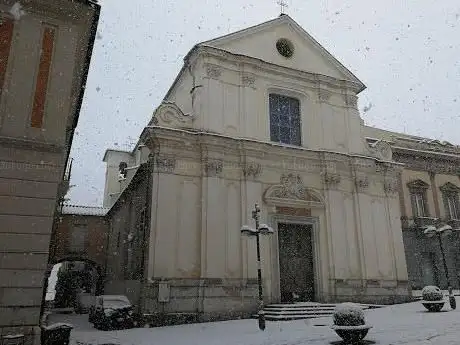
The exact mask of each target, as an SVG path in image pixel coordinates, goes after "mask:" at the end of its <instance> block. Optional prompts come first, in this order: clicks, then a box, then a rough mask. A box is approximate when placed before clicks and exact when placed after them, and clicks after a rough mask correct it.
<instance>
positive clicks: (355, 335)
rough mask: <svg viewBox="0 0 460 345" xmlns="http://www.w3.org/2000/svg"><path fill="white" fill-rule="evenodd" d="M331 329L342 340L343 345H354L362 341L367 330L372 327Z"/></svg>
mask: <svg viewBox="0 0 460 345" xmlns="http://www.w3.org/2000/svg"><path fill="white" fill-rule="evenodd" d="M331 328H332V329H333V330H334V331H335V333H337V335H338V336H339V337H340V338H342V340H343V341H344V343H345V344H355V343H358V342H360V341H361V340H363V339H364V338H365V337H366V335H367V332H369V329H371V328H372V326H369V325H361V326H337V325H333V326H331Z"/></svg>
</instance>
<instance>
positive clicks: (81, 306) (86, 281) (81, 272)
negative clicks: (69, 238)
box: [44, 257, 103, 313]
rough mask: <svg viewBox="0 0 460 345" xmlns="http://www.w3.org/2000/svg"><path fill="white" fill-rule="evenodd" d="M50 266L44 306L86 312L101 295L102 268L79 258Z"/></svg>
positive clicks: (67, 259) (60, 261)
mask: <svg viewBox="0 0 460 345" xmlns="http://www.w3.org/2000/svg"><path fill="white" fill-rule="evenodd" d="M51 265H52V268H50V270H49V271H48V272H47V273H48V275H47V279H46V281H45V284H46V287H45V288H46V294H45V301H44V302H45V307H47V308H48V309H50V308H51V309H64V310H68V311H75V312H77V313H82V312H86V311H87V310H88V307H89V305H90V304H91V303H92V299H93V296H96V295H99V294H101V293H102V288H103V276H102V270H101V268H100V266H99V265H98V264H97V263H95V262H94V261H92V260H89V259H86V258H80V257H67V258H63V259H61V260H59V261H57V262H56V263H54V264H51ZM51 265H50V266H51Z"/></svg>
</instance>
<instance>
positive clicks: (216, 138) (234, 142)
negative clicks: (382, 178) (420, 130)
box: [141, 126, 404, 170]
mask: <svg viewBox="0 0 460 345" xmlns="http://www.w3.org/2000/svg"><path fill="white" fill-rule="evenodd" d="M141 138H142V140H144V141H145V143H146V145H147V146H149V148H150V150H152V151H153V152H154V151H155V148H154V147H153V146H154V145H155V143H156V142H158V140H159V139H161V140H162V141H164V140H170V141H171V142H173V141H176V142H177V143H178V144H179V146H180V147H181V149H182V150H193V146H194V145H200V146H203V145H206V146H208V149H217V150H219V152H221V150H225V151H226V152H230V151H234V152H235V153H237V152H238V151H249V152H250V151H253V152H255V153H260V154H263V155H264V156H267V154H274V155H277V156H278V157H279V156H286V157H292V151H291V150H295V151H298V152H299V153H303V154H304V155H308V156H309V157H305V158H309V159H316V160H318V161H322V160H323V158H324V157H326V156H327V157H329V158H330V159H335V160H337V161H348V162H350V164H351V163H352V164H353V165H355V166H356V167H359V166H364V165H365V166H366V167H368V168H372V167H374V166H385V167H387V168H389V169H391V168H392V169H394V170H398V169H401V168H402V167H403V165H404V164H400V163H398V162H394V161H386V160H382V159H379V158H376V157H372V156H366V155H360V154H353V153H344V152H337V151H330V150H321V149H309V148H305V147H298V146H289V145H283V144H279V143H274V142H268V141H262V140H255V139H249V138H234V137H230V136H226V135H221V134H217V133H210V132H203V131H191V130H184V129H176V128H167V127H161V126H147V127H145V129H144V131H143V133H142V135H141ZM286 148H288V149H289V150H286ZM298 158H304V157H298ZM363 161H364V162H363ZM371 163H372V164H371Z"/></svg>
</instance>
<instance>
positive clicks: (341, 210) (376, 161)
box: [104, 15, 411, 319]
mask: <svg viewBox="0 0 460 345" xmlns="http://www.w3.org/2000/svg"><path fill="white" fill-rule="evenodd" d="M364 89H365V86H364V84H363V83H362V82H361V81H360V80H359V79H357V78H356V76H354V75H353V74H352V73H351V72H350V71H348V70H347V69H346V68H345V67H344V66H343V65H342V64H340V62H338V61H337V60H336V59H335V58H334V57H333V56H332V55H331V54H329V53H328V52H327V51H326V50H325V49H324V48H323V47H321V45H320V44H319V43H318V42H316V41H315V40H314V39H313V38H312V37H311V36H310V35H309V34H308V33H306V32H305V31H304V30H303V29H302V28H301V27H300V26H299V25H298V24H297V23H296V22H295V21H294V20H293V19H292V18H290V17H289V16H287V15H282V16H280V17H278V18H276V19H274V20H271V21H268V22H266V23H263V24H261V25H258V26H255V27H251V28H249V29H245V30H242V31H239V32H236V33H234V34H230V35H227V36H224V37H221V38H218V39H215V40H211V41H208V42H204V43H200V44H197V45H196V46H195V47H194V48H193V49H192V50H191V51H190V52H189V53H188V55H187V56H186V58H185V63H184V66H183V68H182V70H181V71H180V73H179V75H178V76H177V78H176V80H175V81H174V83H173V85H172V86H171V88H170V90H169V91H168V93H167V95H166V97H165V99H164V101H163V102H162V104H161V105H160V106H159V107H158V108H157V109H156V111H155V112H154V115H153V118H152V120H151V122H150V123H149V125H148V126H146V127H145V129H144V131H143V133H142V134H141V137H140V140H139V144H138V145H137V147H136V149H135V150H134V151H133V153H126V152H119V151H114V150H108V151H107V152H106V155H105V158H104V160H105V161H106V163H107V177H108V181H106V190H105V197H104V200H105V205H104V206H106V207H111V206H112V205H113V207H114V208H120V203H121V201H120V200H122V199H123V200H125V203H126V202H127V203H128V204H132V205H134V204H135V203H134V202H130V201H129V200H130V199H129V197H128V199H126V198H127V195H129V194H130V192H129V190H130V185H131V181H138V180H139V174H140V173H139V174H138V171H139V170H142V174H143V176H148V183H147V185H148V186H147V187H146V188H144V190H145V193H146V194H147V195H148V196H147V203H142V205H140V206H139V207H137V209H136V207H134V206H133V207H132V209H131V211H125V213H124V214H125V215H126V214H131V216H130V217H132V218H133V220H132V221H128V220H127V222H128V223H130V224H138V225H134V226H129V225H126V224H125V225H124V226H118V227H117V226H116V225H115V226H113V227H112V231H111V235H110V236H109V247H108V267H107V284H106V293H112V292H117V293H120V292H121V291H120V290H123V291H124V292H126V293H128V295H129V294H131V296H130V297H131V298H132V299H135V300H136V301H138V303H136V302H135V303H136V304H137V305H139V306H140V307H141V309H142V311H143V312H144V313H147V314H155V313H178V312H180V313H196V314H199V315H200V316H201V317H202V318H204V319H206V318H207V317H213V318H214V317H229V316H231V315H233V314H237V315H241V314H242V313H250V312H253V311H254V308H255V306H256V303H257V301H256V296H257V261H256V241H255V240H254V239H253V238H248V237H244V236H242V234H241V232H240V229H241V227H242V226H243V225H248V226H251V227H254V223H253V220H252V218H251V215H252V210H253V208H254V205H255V204H256V203H257V204H258V205H259V206H260V208H261V222H262V223H265V224H268V225H269V226H270V227H272V228H273V230H274V233H273V235H270V236H263V237H262V238H261V261H262V264H261V265H262V275H263V287H264V297H265V301H266V302H267V303H274V302H292V301H293V300H300V301H321V302H336V301H360V302H370V303H394V302H401V301H406V300H408V299H410V295H411V293H410V286H409V282H408V273H407V265H406V256H405V250H404V243H403V235H402V231H401V211H400V198H399V195H398V191H399V186H400V178H401V173H402V170H403V164H401V163H398V162H396V161H394V160H393V157H392V148H391V145H390V144H389V143H388V142H387V141H384V140H377V141H373V142H369V141H367V140H366V139H365V126H364V124H363V121H362V119H361V118H360V116H359V111H358V109H357V98H358V95H359V93H360V92H361V91H363V90H364ZM120 162H123V163H124V164H122V165H120ZM119 167H121V168H122V169H121V174H120V169H119ZM126 167H128V168H126ZM145 171H148V172H149V173H147V174H145ZM131 194H133V193H131ZM144 195H145V194H144ZM133 198H134V197H133ZM126 200H128V201H126ZM133 200H134V199H133ZM130 212H131V213H130ZM139 214H142V220H141V221H136V217H137V218H138V216H136V215H139ZM113 217H115V218H116V219H117V222H119V219H120V217H117V215H116V213H114V214H113ZM124 219H127V218H126V216H125V218H124ZM129 219H131V218H129ZM126 229H130V230H126ZM146 229H147V230H146ZM120 233H121V234H122V235H121V236H120V235H119V234H120ZM124 236H126V238H127V240H123V238H124ZM139 236H142V240H143V241H139ZM120 238H121V240H120ZM136 238H137V240H136ZM136 241H137V242H136ZM140 243H144V244H145V245H144V246H142V245H139V244H140ZM122 252H124V253H128V254H127V255H126V262H125V266H126V267H131V266H129V264H131V265H133V263H132V262H130V260H137V263H138V264H141V267H142V270H141V273H140V274H137V275H136V276H132V275H130V274H129V272H124V273H123V272H120V269H119V267H120V260H121V259H120V255H119V254H120V253H122ZM134 252H136V253H137V255H134V254H133V253H134ZM129 253H131V254H129ZM134 265H135V264H134Z"/></svg>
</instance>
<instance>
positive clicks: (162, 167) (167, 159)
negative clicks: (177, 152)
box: [155, 156, 176, 174]
mask: <svg viewBox="0 0 460 345" xmlns="http://www.w3.org/2000/svg"><path fill="white" fill-rule="evenodd" d="M155 167H156V170H157V171H158V172H162V173H169V174H171V173H173V172H174V169H175V168H176V158H175V157H172V156H158V157H156V161H155Z"/></svg>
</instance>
